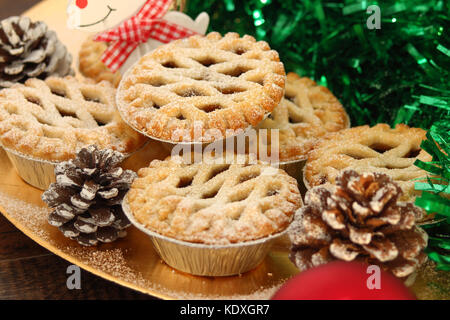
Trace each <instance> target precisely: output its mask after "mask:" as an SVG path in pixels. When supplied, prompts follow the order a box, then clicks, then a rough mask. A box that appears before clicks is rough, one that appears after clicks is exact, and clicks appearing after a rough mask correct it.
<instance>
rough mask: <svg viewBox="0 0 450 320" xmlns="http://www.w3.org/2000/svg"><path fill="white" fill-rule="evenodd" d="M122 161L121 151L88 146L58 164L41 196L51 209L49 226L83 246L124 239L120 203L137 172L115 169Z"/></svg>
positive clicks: (124, 221)
mask: <svg viewBox="0 0 450 320" xmlns="http://www.w3.org/2000/svg"><path fill="white" fill-rule="evenodd" d="M123 159H124V157H123V155H122V154H121V153H120V152H117V151H113V150H111V149H105V150H98V149H97V147H95V146H90V147H88V148H84V149H81V151H80V152H79V153H78V155H77V157H76V158H75V159H73V160H69V161H66V162H62V163H60V164H59V165H57V166H56V169H55V174H56V183H52V184H51V185H50V187H49V189H48V190H47V191H45V192H44V194H43V195H42V200H43V201H44V202H46V203H47V204H48V206H49V207H51V208H54V210H53V211H52V212H51V214H50V216H49V217H48V221H49V223H50V224H51V225H53V226H56V227H59V229H60V230H61V232H62V233H63V234H64V235H65V236H66V237H69V238H71V239H74V240H77V241H78V242H79V243H80V244H82V245H86V246H90V245H95V244H97V243H98V241H101V242H111V241H114V240H116V239H117V238H121V237H124V236H125V235H126V232H125V228H127V227H128V226H129V225H130V222H129V220H128V219H127V218H126V216H125V215H124V213H123V211H122V207H121V203H122V199H123V197H124V195H125V193H126V192H127V190H128V189H129V188H130V185H131V183H132V182H133V180H134V179H135V178H136V173H135V172H133V171H131V170H123V169H122V168H121V167H119V166H118V165H119V164H120V163H121V162H122V160H123Z"/></svg>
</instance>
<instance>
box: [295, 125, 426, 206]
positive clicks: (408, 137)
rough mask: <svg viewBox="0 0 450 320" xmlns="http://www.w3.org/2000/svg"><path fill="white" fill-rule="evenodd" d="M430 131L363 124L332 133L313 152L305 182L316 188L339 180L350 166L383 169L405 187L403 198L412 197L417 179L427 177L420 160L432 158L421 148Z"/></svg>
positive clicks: (402, 126)
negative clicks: (417, 163) (415, 163)
mask: <svg viewBox="0 0 450 320" xmlns="http://www.w3.org/2000/svg"><path fill="white" fill-rule="evenodd" d="M425 134H426V132H425V131H424V130H422V129H420V128H410V127H408V126H407V125H404V124H399V125H397V126H396V127H395V129H392V128H390V127H389V126H388V125H387V124H378V125H376V126H374V127H369V126H361V127H355V128H350V129H346V130H342V131H340V132H337V133H334V134H331V135H329V136H328V137H327V138H326V139H324V140H323V141H322V142H320V143H319V144H318V146H317V147H316V148H315V149H314V150H313V151H312V152H311V153H310V154H309V156H308V160H307V162H306V165H305V170H304V180H305V184H306V185H307V186H309V187H314V186H317V185H320V184H325V183H332V184H334V183H335V180H336V177H337V176H338V175H339V174H340V173H341V172H342V171H343V170H344V169H347V168H350V169H353V170H355V171H357V172H358V173H362V172H381V173H385V174H387V175H389V176H390V177H392V178H393V180H394V181H395V182H396V183H398V184H399V186H400V187H401V188H402V190H403V193H404V195H403V197H402V199H412V198H414V197H415V196H416V195H417V193H416V191H415V190H414V182H415V181H417V180H415V179H418V178H422V179H425V178H426V172H425V171H423V170H422V169H420V168H418V167H416V166H415V165H414V162H415V161H416V159H420V160H422V161H431V156H430V155H429V154H428V153H427V152H425V151H424V150H422V149H421V148H420V144H421V143H422V141H423V140H424V139H425Z"/></svg>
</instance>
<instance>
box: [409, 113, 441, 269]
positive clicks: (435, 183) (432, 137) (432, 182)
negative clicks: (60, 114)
mask: <svg viewBox="0 0 450 320" xmlns="http://www.w3.org/2000/svg"><path fill="white" fill-rule="evenodd" d="M449 128H450V121H449V120H442V121H438V122H437V123H435V124H434V125H433V126H432V127H431V128H430V130H429V131H428V132H427V140H425V141H423V142H422V144H421V148H422V149H424V150H425V151H427V152H428V153H429V154H430V155H431V156H432V157H433V158H432V160H431V161H430V162H423V161H420V160H416V162H415V163H414V164H415V165H416V166H418V167H419V168H421V169H423V170H425V171H427V172H428V173H429V178H428V179H427V182H416V183H415V189H416V190H420V191H422V195H421V196H420V197H418V198H417V199H416V205H418V206H420V207H422V208H424V209H425V210H426V211H427V212H428V213H435V214H436V216H435V218H434V222H432V223H428V224H425V225H424V226H423V228H424V229H425V230H426V231H427V233H428V235H429V241H428V248H427V253H428V256H429V257H430V259H432V260H433V261H435V262H436V264H437V268H438V269H440V270H446V271H450V157H449V155H450V130H449Z"/></svg>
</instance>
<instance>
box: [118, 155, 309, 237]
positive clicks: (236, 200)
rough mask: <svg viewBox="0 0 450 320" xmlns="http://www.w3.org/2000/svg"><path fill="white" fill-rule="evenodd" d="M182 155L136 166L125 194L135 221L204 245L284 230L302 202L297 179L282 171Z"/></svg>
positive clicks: (259, 165) (172, 235)
mask: <svg viewBox="0 0 450 320" xmlns="http://www.w3.org/2000/svg"><path fill="white" fill-rule="evenodd" d="M180 159H181V158H180V157H173V158H169V159H167V160H165V161H159V160H154V161H152V162H151V164H150V166H149V167H148V168H143V169H141V170H139V172H138V176H139V177H138V178H137V179H136V180H135V181H134V182H133V185H132V186H131V189H130V191H129V192H128V194H127V197H126V201H128V205H129V207H130V211H131V212H132V213H133V215H134V216H135V218H136V220H137V221H138V222H139V223H141V224H142V225H144V226H146V227H147V228H149V229H150V230H152V231H154V232H157V233H159V234H162V235H165V236H168V237H172V238H175V239H178V240H183V241H189V242H196V243H207V244H228V243H236V242H242V241H249V240H255V239H259V238H263V237H265V236H269V235H271V234H275V233H278V232H281V231H283V230H284V229H286V228H287V227H288V225H289V224H290V222H291V220H292V217H293V214H294V212H295V211H296V210H297V209H298V208H299V207H300V206H301V205H302V200H301V196H300V193H299V190H298V187H297V183H296V180H295V179H294V178H292V177H290V176H289V175H288V174H287V173H286V172H284V171H283V170H281V169H277V168H274V167H271V166H269V165H267V164H263V163H259V164H252V165H250V164H245V163H244V164H237V163H236V162H234V164H227V163H225V161H223V162H222V164H219V163H218V164H214V163H211V162H200V163H194V164H186V163H184V162H182V161H180ZM238 163H240V162H238Z"/></svg>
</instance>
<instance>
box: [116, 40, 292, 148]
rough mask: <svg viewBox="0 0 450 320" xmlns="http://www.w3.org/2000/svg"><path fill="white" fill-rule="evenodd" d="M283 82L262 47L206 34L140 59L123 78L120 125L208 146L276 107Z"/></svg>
mask: <svg viewBox="0 0 450 320" xmlns="http://www.w3.org/2000/svg"><path fill="white" fill-rule="evenodd" d="M285 78H286V77H285V73H284V67H283V64H282V63H281V62H280V61H279V57H278V53H277V52H276V51H273V50H270V47H269V45H268V44H267V43H266V42H263V41H259V42H256V40H255V39H254V38H253V37H251V36H248V35H247V36H244V37H242V38H240V37H239V35H238V34H237V33H227V34H226V35H225V36H224V37H222V36H221V35H220V34H219V33H217V32H212V33H210V34H208V35H207V36H205V37H202V36H192V37H190V38H186V39H182V40H177V41H173V42H171V43H169V44H166V45H164V46H161V47H159V48H157V49H155V50H154V51H152V52H151V53H149V54H147V55H146V56H144V57H142V58H141V60H140V61H139V62H138V63H137V64H136V65H135V66H134V67H133V68H131V69H130V70H129V71H128V72H127V74H126V75H124V78H123V80H122V82H121V84H120V87H119V89H118V94H117V103H118V107H119V111H120V112H121V114H122V116H123V118H124V120H125V121H126V122H127V123H129V124H130V125H131V126H132V127H134V128H136V129H137V130H139V131H141V132H144V133H145V134H147V135H149V136H150V137H154V138H157V139H162V140H165V141H171V142H180V141H189V142H200V141H201V142H211V141H215V140H221V139H223V138H225V137H229V136H232V135H234V134H235V133H234V132H233V130H239V129H247V128H248V127H250V126H252V125H257V124H258V123H259V122H261V120H263V118H264V116H265V115H267V114H268V113H269V112H271V111H272V110H273V108H274V107H275V106H276V105H278V104H279V102H280V100H281V98H282V96H283V90H284V83H285ZM210 129H213V130H210ZM230 129H231V130H230ZM207 130H209V131H207ZM230 131H231V132H230ZM174 132H176V133H174ZM195 132H198V134H195Z"/></svg>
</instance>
